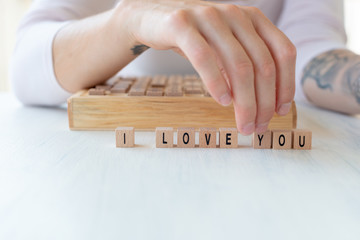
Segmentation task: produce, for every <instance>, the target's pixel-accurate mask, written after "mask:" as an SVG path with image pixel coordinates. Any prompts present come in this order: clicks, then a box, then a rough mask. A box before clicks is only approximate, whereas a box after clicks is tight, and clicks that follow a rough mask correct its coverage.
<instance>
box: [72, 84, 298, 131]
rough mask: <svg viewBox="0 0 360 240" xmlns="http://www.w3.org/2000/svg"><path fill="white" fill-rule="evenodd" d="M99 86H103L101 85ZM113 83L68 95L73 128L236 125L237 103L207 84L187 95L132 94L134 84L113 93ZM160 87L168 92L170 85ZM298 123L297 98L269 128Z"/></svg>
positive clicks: (110, 128)
mask: <svg viewBox="0 0 360 240" xmlns="http://www.w3.org/2000/svg"><path fill="white" fill-rule="evenodd" d="M188 78H189V77H188ZM119 81H121V78H120V79H119ZM119 81H113V82H112V83H111V84H110V85H108V86H110V87H113V86H114V85H115V84H116V83H117V82H119ZM134 82H136V80H135V81H134ZM157 82H158V81H157ZM132 85H135V84H132ZM98 87H99V89H101V86H98ZM110 87H109V88H108V89H107V90H106V91H104V94H105V95H90V94H89V90H83V91H80V92H78V93H76V94H75V95H73V96H72V97H70V98H69V99H68V115H69V127H70V129H71V130H114V129H115V128H116V127H119V126H124V127H126V126H131V127H135V129H136V130H151V131H153V130H154V129H155V128H156V127H167V126H171V127H173V128H178V127H195V128H200V127H215V128H220V127H236V124H235V118H234V109H233V106H229V107H223V106H221V105H219V104H218V103H216V102H215V100H214V99H213V98H211V97H210V96H209V95H208V94H207V92H206V89H205V88H204V91H203V92H202V93H198V92H197V93H196V94H186V91H185V90H184V94H183V96H166V94H165V93H163V95H162V96H147V95H146V91H145V94H144V95H143V96H129V92H130V91H131V87H130V88H129V90H126V92H125V93H112V92H111V90H110ZM150 87H151V81H150V82H149V83H148V85H146V88H147V89H149V88H150ZM160 89H164V92H166V91H165V89H166V86H163V87H160ZM182 89H185V87H183V88H182ZM93 90H94V89H93ZM191 93H192V92H191ZM96 94H98V93H96ZM296 124H297V114H296V105H295V102H293V104H292V108H291V110H290V112H289V114H287V115H286V116H278V115H277V114H275V115H274V117H273V118H272V120H271V121H270V124H269V128H270V129H293V128H296Z"/></svg>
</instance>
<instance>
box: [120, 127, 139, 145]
mask: <svg viewBox="0 0 360 240" xmlns="http://www.w3.org/2000/svg"><path fill="white" fill-rule="evenodd" d="M115 135H116V147H118V148H126V147H128V148H131V147H134V145H135V131H134V128H133V127H118V128H116V130H115Z"/></svg>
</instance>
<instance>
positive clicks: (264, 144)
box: [253, 130, 272, 149]
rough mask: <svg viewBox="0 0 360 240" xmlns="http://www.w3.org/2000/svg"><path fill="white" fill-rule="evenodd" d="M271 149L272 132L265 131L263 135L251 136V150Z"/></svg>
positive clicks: (255, 134)
mask: <svg viewBox="0 0 360 240" xmlns="http://www.w3.org/2000/svg"><path fill="white" fill-rule="evenodd" d="M271 147H272V132H271V130H267V131H266V132H264V133H254V134H253V148H255V149H270V148H271Z"/></svg>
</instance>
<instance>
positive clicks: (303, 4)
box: [278, 0, 346, 100]
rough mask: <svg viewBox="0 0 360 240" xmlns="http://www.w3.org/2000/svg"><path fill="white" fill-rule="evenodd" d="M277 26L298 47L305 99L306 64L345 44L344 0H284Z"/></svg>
mask: <svg viewBox="0 0 360 240" xmlns="http://www.w3.org/2000/svg"><path fill="white" fill-rule="evenodd" d="M284 1H285V2H284V8H283V13H282V16H281V18H280V20H279V22H278V27H279V28H280V29H281V30H282V31H283V32H284V33H285V34H286V35H287V36H288V37H289V38H290V40H291V41H292V42H293V43H294V44H295V46H296V47H297V51H298V59H297V66H296V67H297V70H296V96H295V98H296V99H297V100H305V96H304V94H303V91H302V87H301V76H302V72H303V69H304V68H305V66H306V65H307V64H308V63H309V61H311V59H313V58H314V57H316V56H318V55H319V54H321V53H324V52H326V51H329V50H333V49H342V48H346V33H345V27H344V14H343V9H344V6H343V4H344V3H343V0H284Z"/></svg>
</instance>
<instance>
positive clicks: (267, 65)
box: [257, 59, 276, 80]
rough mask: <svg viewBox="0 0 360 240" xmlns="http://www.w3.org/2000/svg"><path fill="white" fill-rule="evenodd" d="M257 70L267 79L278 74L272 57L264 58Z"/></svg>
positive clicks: (271, 78)
mask: <svg viewBox="0 0 360 240" xmlns="http://www.w3.org/2000/svg"><path fill="white" fill-rule="evenodd" d="M257 72H258V74H259V75H260V76H261V77H262V78H264V79H266V80H273V79H274V78H275V76H276V67H275V63H274V61H273V60H272V59H266V60H263V62H262V63H261V64H259V66H258V69H257Z"/></svg>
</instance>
